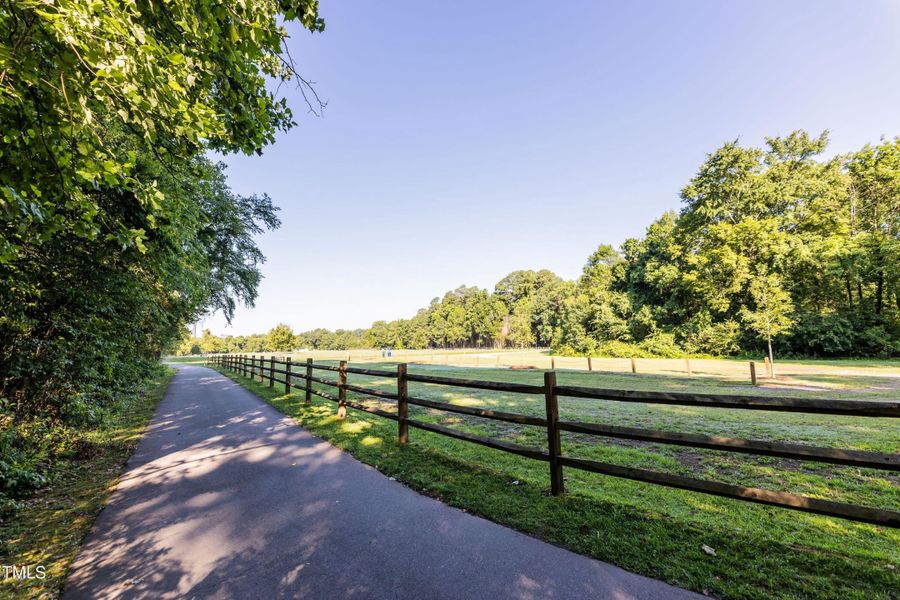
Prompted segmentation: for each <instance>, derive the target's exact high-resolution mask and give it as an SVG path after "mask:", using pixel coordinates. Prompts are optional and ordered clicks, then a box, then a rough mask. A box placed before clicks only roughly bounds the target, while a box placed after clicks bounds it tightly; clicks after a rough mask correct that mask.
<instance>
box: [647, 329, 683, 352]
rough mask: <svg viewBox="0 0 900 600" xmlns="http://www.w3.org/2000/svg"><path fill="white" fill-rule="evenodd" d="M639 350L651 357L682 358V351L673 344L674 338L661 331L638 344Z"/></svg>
mask: <svg viewBox="0 0 900 600" xmlns="http://www.w3.org/2000/svg"><path fill="white" fill-rule="evenodd" d="M640 348H642V349H643V350H646V351H647V352H648V353H649V354H650V355H651V356H656V357H659V358H680V357H682V356H684V350H683V349H682V348H681V347H680V346H679V345H678V344H676V343H675V336H674V335H672V334H671V333H663V332H661V331H659V332H656V333H654V334H652V335H650V336H648V337H647V338H646V339H644V341H643V342H641V343H640Z"/></svg>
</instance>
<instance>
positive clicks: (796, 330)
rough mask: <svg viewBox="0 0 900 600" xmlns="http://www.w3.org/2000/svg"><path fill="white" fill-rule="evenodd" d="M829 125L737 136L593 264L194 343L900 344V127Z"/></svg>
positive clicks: (699, 350) (668, 348)
mask: <svg viewBox="0 0 900 600" xmlns="http://www.w3.org/2000/svg"><path fill="white" fill-rule="evenodd" d="M827 143H828V137H827V132H826V133H823V134H822V135H820V136H818V137H811V136H809V135H808V134H807V133H805V132H802V131H798V132H795V133H792V134H791V135H789V136H787V137H784V138H777V137H776V138H768V139H767V141H766V145H765V147H764V148H748V147H744V146H741V145H740V144H739V143H738V142H736V141H735V142H730V143H727V144H725V145H723V146H722V147H721V148H719V149H718V150H716V151H715V152H713V153H712V154H710V155H709V156H708V157H707V160H706V161H705V162H704V163H703V164H702V165H701V166H700V169H699V170H698V172H697V174H696V175H695V176H694V178H693V179H692V180H691V181H690V182H689V183H688V184H687V185H686V186H685V187H684V189H683V190H682V192H681V198H682V201H683V207H682V209H681V211H680V212H678V213H675V212H668V213H665V214H664V215H663V216H662V217H660V218H659V219H657V220H656V221H654V222H653V223H652V224H651V225H650V226H649V227H648V229H647V231H646V234H645V235H644V237H643V238H634V239H629V240H626V241H625V243H624V244H622V246H621V248H619V249H615V248H613V247H611V246H609V245H602V246H600V247H599V248H598V249H597V250H596V252H594V253H593V254H592V255H591V256H590V257H588V260H587V262H586V263H585V265H584V269H583V271H582V274H581V276H580V277H579V278H578V279H577V280H576V281H565V280H563V279H561V278H559V277H558V276H556V275H555V274H554V273H552V272H550V271H547V270H541V271H514V272H513V273H510V274H509V275H507V276H506V277H504V278H503V279H501V280H500V281H499V282H498V283H497V285H496V286H495V287H494V290H493V292H489V291H487V290H484V289H479V288H474V287H466V286H462V287H459V288H457V289H455V290H453V291H450V292H447V293H446V294H445V295H444V296H443V297H442V298H435V299H434V300H432V302H431V304H430V305H429V306H427V307H425V308H423V309H421V310H419V312H418V313H417V314H416V315H415V316H414V317H412V318H409V319H398V320H394V321H376V322H375V323H373V324H372V326H371V327H370V328H368V329H365V330H352V331H348V330H337V331H328V330H325V329H316V330H312V331H307V332H302V333H298V334H296V335H295V334H293V332H291V330H290V328H289V327H287V326H286V325H279V326H278V327H276V328H275V329H273V330H272V331H270V332H269V333H268V334H267V335H253V336H246V337H244V336H234V337H225V338H217V337H215V336H212V335H211V334H209V333H208V332H206V333H205V334H204V337H203V338H202V339H199V340H196V339H188V340H185V341H184V343H183V344H182V346H181V348H180V349H181V351H182V352H186V351H187V352H189V351H191V350H197V351H204V352H216V351H229V352H238V351H246V352H259V351H284V350H288V349H292V348H310V349H333V350H336V349H340V350H343V349H352V348H380V347H393V348H460V347H512V348H525V347H533V346H545V347H551V348H552V349H553V351H554V352H556V353H558V354H563V355H595V356H596V355H610V356H668V357H675V356H682V355H684V354H685V353H691V354H709V355H716V356H727V355H735V354H741V353H757V352H761V351H766V352H770V349H771V348H772V347H773V346H774V347H775V348H777V349H778V350H779V351H780V352H781V353H785V354H792V355H803V356H896V355H900V138H897V139H895V140H892V141H887V140H882V141H881V142H880V143H879V144H877V145H874V146H866V147H864V148H862V149H861V150H860V151H858V152H854V153H851V154H846V155H840V156H835V157H833V158H823V156H822V155H823V153H824V152H825V150H826V147H827Z"/></svg>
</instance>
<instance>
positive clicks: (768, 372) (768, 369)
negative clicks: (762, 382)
mask: <svg viewBox="0 0 900 600" xmlns="http://www.w3.org/2000/svg"><path fill="white" fill-rule="evenodd" d="M763 360H764V361H766V377H768V378H770V379H771V378H772V363H770V362H769V357H768V356H766V357H764V358H763Z"/></svg>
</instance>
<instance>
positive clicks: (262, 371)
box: [259, 355, 266, 383]
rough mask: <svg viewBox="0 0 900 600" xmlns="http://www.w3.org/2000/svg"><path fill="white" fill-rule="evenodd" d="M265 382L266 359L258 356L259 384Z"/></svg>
mask: <svg viewBox="0 0 900 600" xmlns="http://www.w3.org/2000/svg"><path fill="white" fill-rule="evenodd" d="M265 380H266V357H265V356H262V355H260V357H259V382H260V383H263V382H264V381H265Z"/></svg>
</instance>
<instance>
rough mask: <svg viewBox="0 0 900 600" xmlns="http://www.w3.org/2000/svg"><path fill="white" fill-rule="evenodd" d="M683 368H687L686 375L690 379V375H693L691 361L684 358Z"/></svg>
mask: <svg viewBox="0 0 900 600" xmlns="http://www.w3.org/2000/svg"><path fill="white" fill-rule="evenodd" d="M684 366H686V367H687V374H688V377H690V376H691V375H693V373H691V359H690V358H688V357H685V358H684Z"/></svg>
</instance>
